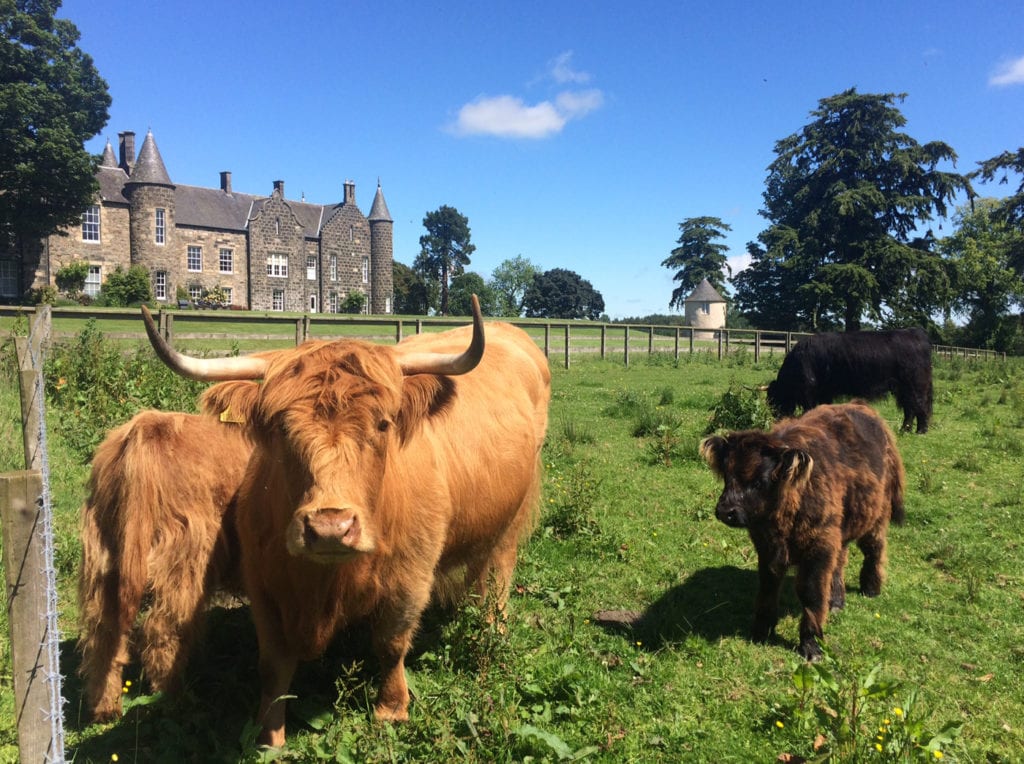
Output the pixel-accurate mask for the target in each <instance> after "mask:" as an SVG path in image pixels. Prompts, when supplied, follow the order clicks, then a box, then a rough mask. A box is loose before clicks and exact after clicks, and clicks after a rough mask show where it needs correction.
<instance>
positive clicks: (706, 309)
mask: <svg viewBox="0 0 1024 764" xmlns="http://www.w3.org/2000/svg"><path fill="white" fill-rule="evenodd" d="M700 312H701V313H703V314H704V315H705V316H710V315H711V303H710V302H702V303H701V304H700Z"/></svg>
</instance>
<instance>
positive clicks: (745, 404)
mask: <svg viewBox="0 0 1024 764" xmlns="http://www.w3.org/2000/svg"><path fill="white" fill-rule="evenodd" d="M772 422H773V417H772V411H771V408H770V407H769V406H768V401H767V400H766V399H765V397H764V396H763V395H762V394H761V392H760V391H758V390H752V389H750V388H747V387H737V386H736V385H729V389H728V390H726V391H725V392H724V393H723V394H722V397H721V399H720V400H719V401H718V403H716V404H715V406H714V408H713V409H712V412H711V419H710V421H709V422H708V426H707V427H706V428H705V430H704V434H705V435H710V434H711V433H713V432H717V431H719V430H767V429H770V428H771V426H772Z"/></svg>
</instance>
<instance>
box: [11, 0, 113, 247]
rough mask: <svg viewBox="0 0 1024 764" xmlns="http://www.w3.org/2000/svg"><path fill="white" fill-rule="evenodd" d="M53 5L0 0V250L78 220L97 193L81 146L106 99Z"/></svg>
mask: <svg viewBox="0 0 1024 764" xmlns="http://www.w3.org/2000/svg"><path fill="white" fill-rule="evenodd" d="M58 8H60V2H59V0H0V31H2V33H3V34H2V35H0V245H5V246H11V245H13V244H14V243H15V242H18V241H28V240H31V239H39V238H42V237H44V236H48V235H50V234H52V233H55V232H57V231H58V230H59V229H61V228H64V227H66V226H70V225H74V224H76V223H78V222H79V221H80V220H81V215H82V210H84V209H85V208H86V207H88V206H89V205H90V204H91V203H92V199H93V196H94V194H95V192H96V190H97V185H96V179H95V174H96V167H97V163H98V158H97V157H95V156H92V155H90V154H89V153H88V152H86V151H85V149H84V143H85V141H87V140H88V139H89V138H92V137H93V136H94V135H96V134H97V133H99V131H100V130H102V129H103V127H104V125H106V124H107V119H108V118H109V117H108V111H107V110H108V109H109V107H110V95H109V93H108V92H107V83H106V82H105V81H104V80H103V79H102V78H101V77H100V75H99V72H98V71H97V70H96V67H95V66H94V65H93V61H92V58H91V57H90V56H88V55H87V54H86V53H84V52H82V51H81V50H80V49H79V48H78V46H77V43H78V39H79V33H78V29H77V28H76V27H75V25H74V24H72V23H71V22H70V21H68V20H66V19H55V18H54V14H55V13H56V11H57V9H58Z"/></svg>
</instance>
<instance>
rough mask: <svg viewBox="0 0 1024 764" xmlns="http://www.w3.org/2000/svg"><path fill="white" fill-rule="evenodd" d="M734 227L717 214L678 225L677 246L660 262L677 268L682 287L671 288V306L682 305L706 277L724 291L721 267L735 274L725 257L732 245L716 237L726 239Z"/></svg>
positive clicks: (667, 266)
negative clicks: (726, 235) (719, 241)
mask: <svg viewBox="0 0 1024 764" xmlns="http://www.w3.org/2000/svg"><path fill="white" fill-rule="evenodd" d="M731 230H732V226H730V225H729V224H728V223H723V222H722V221H721V220H720V219H719V218H715V217H707V216H704V217H698V218H686V219H685V220H684V221H683V222H682V223H680V224H679V231H680V234H679V239H678V241H677V243H678V244H679V246H678V247H676V248H675V249H673V250H672V253H671V254H670V255H669V256H668V257H667V258H665V259H664V260H662V261H661V264H662V265H663V266H665V267H666V268H677V269H678V270H677V271H676V274H675V275H674V276H673V277H672V280H673V281H678V282H679V286H677V287H676V288H675V289H673V290H672V299H670V300H669V301H668V306H669V307H670V308H681V307H683V301H684V300H685V299H686V298H687V297H688V296H689V294H690V293H691V292H693V290H694V289H696V288H697V285H698V284H700V282H701V281H703V280H704V279H707V280H708V282H709V283H710V284H711V286H713V287H714V288H715V289H716V290H717V291H718V293H719V294H725V279H724V278H723V276H722V270H723V269H725V270H728V271H729V276H732V268H731V267H729V262H728V260H727V258H726V254H725V253H726V252H728V251H729V248H728V247H727V246H725V245H724V244H720V243H718V242H716V241H715V239H723V238H725V232H726V231H731Z"/></svg>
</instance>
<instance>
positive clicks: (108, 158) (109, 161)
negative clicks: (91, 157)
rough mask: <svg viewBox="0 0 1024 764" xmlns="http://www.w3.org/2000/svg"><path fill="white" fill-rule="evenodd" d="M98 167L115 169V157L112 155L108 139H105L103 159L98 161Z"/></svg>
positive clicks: (112, 151) (112, 150) (112, 149)
mask: <svg viewBox="0 0 1024 764" xmlns="http://www.w3.org/2000/svg"><path fill="white" fill-rule="evenodd" d="M100 167H110V168H116V167H117V156H115V154H114V147H113V146H111V145H110V139H109V138H108V139H107V145H106V146H104V147H103V158H102V159H101V160H100Z"/></svg>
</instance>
